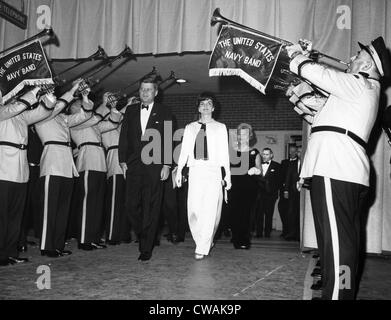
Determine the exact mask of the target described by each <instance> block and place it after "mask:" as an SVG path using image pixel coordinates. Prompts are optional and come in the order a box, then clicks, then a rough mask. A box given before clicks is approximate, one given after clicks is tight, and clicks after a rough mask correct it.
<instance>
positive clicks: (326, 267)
mask: <svg viewBox="0 0 391 320" xmlns="http://www.w3.org/2000/svg"><path fill="white" fill-rule="evenodd" d="M367 193H368V188H367V187H366V186H363V185H360V184H356V183H350V182H346V181H340V180H335V179H330V178H326V177H322V176H313V178H312V183H311V204H312V210H313V215H314V223H315V230H316V238H317V241H318V249H319V255H320V260H321V271H322V283H323V285H322V287H323V288H322V297H323V298H325V299H341V300H342V299H354V298H355V294H356V274H357V269H358V261H359V252H360V219H361V213H362V209H363V206H364V204H365V200H366V196H367Z"/></svg>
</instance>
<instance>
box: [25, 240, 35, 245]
mask: <svg viewBox="0 0 391 320" xmlns="http://www.w3.org/2000/svg"><path fill="white" fill-rule="evenodd" d="M27 244H28V245H29V246H36V245H37V243H36V242H35V241H29V240H27Z"/></svg>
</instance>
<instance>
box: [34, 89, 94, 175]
mask: <svg viewBox="0 0 391 320" xmlns="http://www.w3.org/2000/svg"><path fill="white" fill-rule="evenodd" d="M68 98H69V99H68ZM62 99H64V100H66V101H70V100H71V99H72V98H71V97H67V98H66V97H64V96H63V97H62ZM64 107H65V103H64V102H62V101H59V102H58V103H57V104H56V107H55V110H54V111H53V114H52V115H51V116H50V117H49V118H47V119H44V120H43V121H41V122H39V123H36V124H35V128H36V131H37V133H38V135H39V138H40V139H41V142H42V144H43V145H44V149H43V152H42V156H41V162H40V168H41V171H40V176H41V177H43V176H47V175H54V176H60V177H66V178H72V177H74V176H75V177H78V176H79V174H78V172H77V170H76V166H75V164H74V162H73V155H72V149H71V147H70V142H71V135H70V128H72V127H74V126H76V125H78V124H81V123H83V122H85V121H86V120H88V119H89V118H90V117H91V112H85V111H84V110H83V109H80V112H79V113H76V114H72V115H66V114H64V113H60V112H61V110H62V109H63V108H64ZM49 141H50V142H63V143H69V146H66V145H59V144H48V145H45V143H47V142H49Z"/></svg>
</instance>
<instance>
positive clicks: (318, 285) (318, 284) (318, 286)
mask: <svg viewBox="0 0 391 320" xmlns="http://www.w3.org/2000/svg"><path fill="white" fill-rule="evenodd" d="M321 289H322V280H319V281H317V282H316V283H314V284H313V285H312V286H311V290H315V291H317V290H321Z"/></svg>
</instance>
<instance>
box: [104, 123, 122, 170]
mask: <svg viewBox="0 0 391 320" xmlns="http://www.w3.org/2000/svg"><path fill="white" fill-rule="evenodd" d="M120 131H121V126H119V127H118V128H117V129H115V130H111V131H108V132H105V133H103V134H102V142H103V146H104V147H105V149H106V163H107V178H110V177H111V176H113V175H116V174H121V175H122V174H123V172H122V168H121V166H120V165H119V160H118V143H119V134H120Z"/></svg>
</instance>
